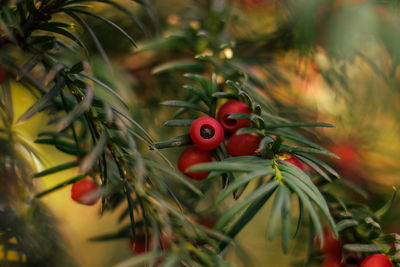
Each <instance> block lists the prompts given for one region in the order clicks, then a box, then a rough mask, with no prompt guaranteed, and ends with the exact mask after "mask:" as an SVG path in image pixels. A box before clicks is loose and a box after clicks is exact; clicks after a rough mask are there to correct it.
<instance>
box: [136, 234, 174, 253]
mask: <svg viewBox="0 0 400 267" xmlns="http://www.w3.org/2000/svg"><path fill="white" fill-rule="evenodd" d="M160 239H161V245H162V248H161V249H162V250H164V251H165V250H166V249H167V247H168V242H167V239H166V238H165V236H164V235H163V234H161V236H160ZM129 245H130V247H131V250H132V252H133V253H135V254H142V253H145V252H146V239H145V236H144V235H137V236H136V242H135V244H134V243H133V239H129ZM153 245H157V246H158V247H159V246H160V245H159V240H153V236H152V235H151V236H150V238H149V250H151V249H152V248H153Z"/></svg>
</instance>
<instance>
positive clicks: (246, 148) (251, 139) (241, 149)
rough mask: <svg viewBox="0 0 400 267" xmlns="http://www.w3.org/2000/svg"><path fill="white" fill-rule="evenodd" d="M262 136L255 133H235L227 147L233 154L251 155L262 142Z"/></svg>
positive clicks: (230, 153)
mask: <svg viewBox="0 0 400 267" xmlns="http://www.w3.org/2000/svg"><path fill="white" fill-rule="evenodd" d="M260 141H261V139H260V137H258V136H257V135H255V134H249V133H246V134H234V135H232V136H231V138H229V141H228V144H227V149H228V153H229V155H231V156H251V155H254V152H255V151H256V150H257V148H258V146H259V144H260Z"/></svg>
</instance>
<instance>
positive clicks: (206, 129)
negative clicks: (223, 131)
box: [200, 125, 214, 139]
mask: <svg viewBox="0 0 400 267" xmlns="http://www.w3.org/2000/svg"><path fill="white" fill-rule="evenodd" d="M200 135H201V137H203V138H205V139H210V138H212V137H213V136H214V130H213V128H211V127H210V126H208V125H205V126H203V127H201V129H200Z"/></svg>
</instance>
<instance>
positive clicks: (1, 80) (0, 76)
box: [0, 65, 6, 83]
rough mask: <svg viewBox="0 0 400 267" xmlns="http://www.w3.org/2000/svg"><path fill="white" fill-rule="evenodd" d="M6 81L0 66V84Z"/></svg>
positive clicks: (4, 73)
mask: <svg viewBox="0 0 400 267" xmlns="http://www.w3.org/2000/svg"><path fill="white" fill-rule="evenodd" d="M5 79H6V72H5V71H4V69H3V67H2V66H1V65H0V83H3V82H4V80H5Z"/></svg>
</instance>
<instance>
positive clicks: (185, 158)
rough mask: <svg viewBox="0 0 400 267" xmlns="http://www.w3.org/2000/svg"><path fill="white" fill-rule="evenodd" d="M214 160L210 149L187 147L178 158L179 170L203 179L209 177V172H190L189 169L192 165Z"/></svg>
mask: <svg viewBox="0 0 400 267" xmlns="http://www.w3.org/2000/svg"><path fill="white" fill-rule="evenodd" d="M210 161H212V156H211V153H210V152H209V151H205V150H202V149H200V148H198V147H197V146H191V147H188V148H186V149H185V150H184V151H183V152H182V154H181V155H180V157H179V159H178V168H179V170H180V171H181V172H182V173H184V174H186V175H187V176H189V177H191V178H193V179H194V180H203V179H204V178H206V177H207V175H208V172H188V171H187V169H188V168H189V167H191V166H192V165H195V164H198V163H204V162H210Z"/></svg>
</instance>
